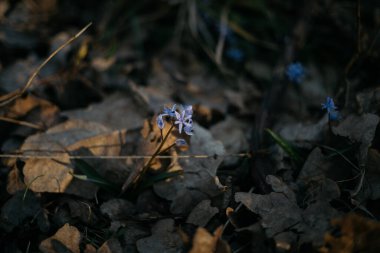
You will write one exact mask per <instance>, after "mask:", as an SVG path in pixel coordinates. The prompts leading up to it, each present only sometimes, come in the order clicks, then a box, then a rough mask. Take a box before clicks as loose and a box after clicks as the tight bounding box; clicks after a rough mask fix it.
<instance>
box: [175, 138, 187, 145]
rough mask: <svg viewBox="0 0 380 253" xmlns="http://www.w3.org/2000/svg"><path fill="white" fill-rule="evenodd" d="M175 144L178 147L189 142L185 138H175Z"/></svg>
mask: <svg viewBox="0 0 380 253" xmlns="http://www.w3.org/2000/svg"><path fill="white" fill-rule="evenodd" d="M175 145H177V146H178V147H181V146H186V145H187V142H186V141H185V140H184V139H177V140H175Z"/></svg>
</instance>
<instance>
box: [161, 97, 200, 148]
mask: <svg viewBox="0 0 380 253" xmlns="http://www.w3.org/2000/svg"><path fill="white" fill-rule="evenodd" d="M192 117H193V107H192V106H191V105H188V106H181V108H180V109H178V110H177V106H176V105H175V104H174V105H173V106H172V107H171V108H168V107H165V108H164V110H163V113H161V114H159V115H158V116H157V126H158V128H160V129H163V128H164V126H165V120H167V121H169V122H171V123H172V124H173V125H177V128H178V132H179V133H180V134H181V133H182V131H184V132H185V134H187V135H193V119H192ZM176 144H177V146H182V145H186V141H185V140H183V139H178V140H177V141H176Z"/></svg>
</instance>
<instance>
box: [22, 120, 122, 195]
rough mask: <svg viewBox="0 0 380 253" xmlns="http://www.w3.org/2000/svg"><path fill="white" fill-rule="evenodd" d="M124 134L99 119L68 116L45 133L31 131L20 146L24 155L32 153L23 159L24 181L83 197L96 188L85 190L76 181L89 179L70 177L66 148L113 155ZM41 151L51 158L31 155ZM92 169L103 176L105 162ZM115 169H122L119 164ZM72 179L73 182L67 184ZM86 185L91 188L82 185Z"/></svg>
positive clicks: (33, 186) (39, 188) (41, 189)
mask: <svg viewBox="0 0 380 253" xmlns="http://www.w3.org/2000/svg"><path fill="white" fill-rule="evenodd" d="M125 134H126V131H112V130H110V129H109V128H107V127H105V126H103V125H101V124H99V123H94V122H86V121H81V120H69V121H66V122H64V123H62V124H59V125H57V126H55V127H53V128H50V129H49V130H47V131H46V132H45V133H41V134H36V135H32V136H30V137H28V138H27V139H26V140H25V142H24V144H23V145H22V147H21V151H22V152H23V154H24V155H30V156H32V158H29V159H25V165H24V168H23V174H24V182H25V184H26V185H27V186H28V187H29V188H30V189H31V190H33V191H35V192H66V191H68V192H70V193H71V194H75V195H79V196H82V197H84V198H93V197H94V193H95V192H96V189H97V188H92V190H91V191H90V192H88V191H87V192H86V191H83V189H81V188H80V187H78V184H86V183H87V184H89V182H86V181H80V180H73V173H74V168H73V166H72V164H71V160H70V155H69V153H68V152H69V151H74V150H77V149H79V148H87V149H88V150H89V151H90V152H91V154H92V155H94V156H101V155H105V156H107V155H113V156H117V155H119V154H120V151H121V145H123V141H124V140H125V137H124V136H125ZM41 155H43V156H53V158H51V159H48V158H44V159H41V158H38V157H34V158H33V156H41ZM110 167H112V168H114V167H113V166H110ZM94 169H97V170H98V171H97V172H98V173H99V174H100V175H101V176H104V177H106V176H107V174H109V173H108V172H107V169H108V168H107V166H101V167H100V166H96V167H94ZM119 169H120V170H122V169H123V167H119ZM80 174H82V173H80ZM120 175H122V173H121V174H119V178H120ZM72 182H75V183H76V184H75V185H72V186H71V188H70V187H69V186H70V185H71V183H72ZM90 184H91V183H90ZM86 189H91V188H88V187H86Z"/></svg>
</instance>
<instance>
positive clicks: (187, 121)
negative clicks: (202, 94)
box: [174, 110, 193, 133]
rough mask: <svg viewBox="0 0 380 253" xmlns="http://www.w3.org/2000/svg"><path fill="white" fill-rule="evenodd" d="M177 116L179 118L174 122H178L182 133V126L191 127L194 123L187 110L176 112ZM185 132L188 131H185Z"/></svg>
mask: <svg viewBox="0 0 380 253" xmlns="http://www.w3.org/2000/svg"><path fill="white" fill-rule="evenodd" d="M175 117H176V119H177V120H176V121H175V122H174V124H178V131H179V133H182V128H183V127H184V126H185V127H187V128H189V127H190V126H191V125H192V123H193V120H192V119H191V115H186V111H185V110H183V111H182V112H181V113H178V112H175ZM185 133H187V132H186V131H185Z"/></svg>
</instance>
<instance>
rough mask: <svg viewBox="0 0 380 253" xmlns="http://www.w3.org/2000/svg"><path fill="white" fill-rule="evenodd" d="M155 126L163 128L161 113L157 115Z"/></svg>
mask: <svg viewBox="0 0 380 253" xmlns="http://www.w3.org/2000/svg"><path fill="white" fill-rule="evenodd" d="M157 126H158V128H159V129H163V128H164V126H165V123H164V120H163V118H162V114H160V115H158V116H157Z"/></svg>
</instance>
